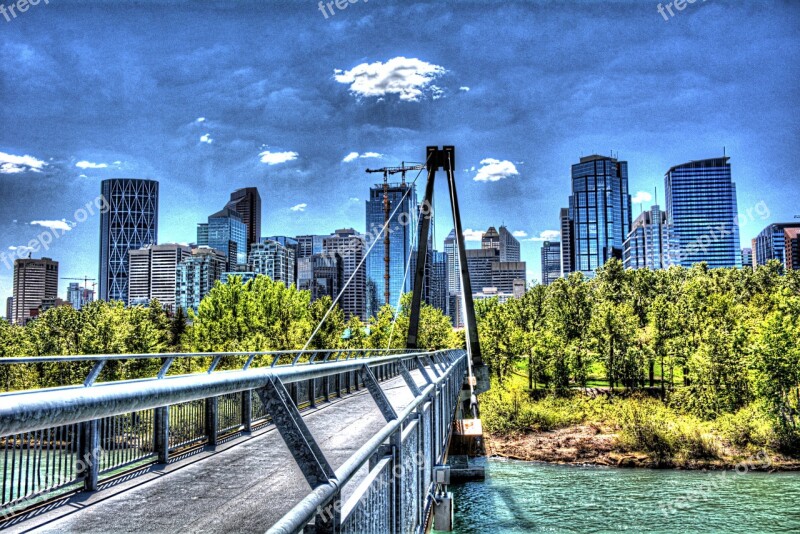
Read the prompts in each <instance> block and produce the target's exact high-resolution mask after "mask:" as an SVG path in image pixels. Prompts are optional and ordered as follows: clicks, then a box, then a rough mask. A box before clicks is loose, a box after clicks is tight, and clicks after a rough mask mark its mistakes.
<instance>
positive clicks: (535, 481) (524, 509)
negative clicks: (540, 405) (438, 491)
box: [451, 459, 800, 534]
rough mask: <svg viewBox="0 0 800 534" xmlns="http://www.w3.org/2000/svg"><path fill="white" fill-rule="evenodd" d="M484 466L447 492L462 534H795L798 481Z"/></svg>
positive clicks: (752, 475) (781, 476) (788, 476)
mask: <svg viewBox="0 0 800 534" xmlns="http://www.w3.org/2000/svg"><path fill="white" fill-rule="evenodd" d="M486 466H487V472H486V474H487V476H486V481H485V482H470V483H467V484H463V485H454V486H451V490H452V491H453V493H454V495H455V503H456V512H455V531H456V532H457V533H459V534H467V533H473V532H474V533H478V532H480V533H487V532H488V533H504V532H509V533H514V532H556V533H560V532H565V533H577V532H581V533H584V532H597V533H604V532H647V533H652V534H659V533H689V532H713V533H715V534H717V533H733V532H742V533H748V534H751V533H776V532H782V533H783V532H792V533H798V532H800V473H764V472H744V473H736V472H735V471H726V472H721V471H709V472H702V471H677V470H666V469H665V470H651V469H617V468H605V467H576V466H560V465H547V464H539V463H531V462H517V461H507V460H497V459H490V460H488V461H487V463H486Z"/></svg>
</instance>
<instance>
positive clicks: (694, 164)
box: [664, 157, 742, 268]
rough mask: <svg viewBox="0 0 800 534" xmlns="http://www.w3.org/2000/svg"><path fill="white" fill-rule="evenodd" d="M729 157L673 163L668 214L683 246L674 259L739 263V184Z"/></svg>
mask: <svg viewBox="0 0 800 534" xmlns="http://www.w3.org/2000/svg"><path fill="white" fill-rule="evenodd" d="M729 160H730V158H728V157H722V158H712V159H706V160H700V161H691V162H689V163H684V164H683V165H678V166H675V167H672V168H671V169H670V170H669V171H667V174H666V175H665V176H664V185H665V187H666V191H667V216H668V220H669V223H670V224H671V225H672V227H673V229H674V230H675V234H676V237H677V241H678V243H679V248H678V249H677V250H676V251H675V252H674V258H673V263H674V264H676V265H681V266H683V267H691V266H692V265H693V264H695V263H698V262H703V261H704V262H706V263H707V264H708V266H709V267H710V268H717V267H741V266H742V256H741V249H740V248H739V226H738V224H737V206H736V184H735V183H733V181H732V180H731V165H730V163H729Z"/></svg>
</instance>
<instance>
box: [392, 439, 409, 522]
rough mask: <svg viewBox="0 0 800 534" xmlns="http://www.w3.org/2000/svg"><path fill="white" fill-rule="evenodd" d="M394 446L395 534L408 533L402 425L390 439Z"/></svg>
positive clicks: (393, 511) (393, 512) (393, 502)
mask: <svg viewBox="0 0 800 534" xmlns="http://www.w3.org/2000/svg"><path fill="white" fill-rule="evenodd" d="M390 443H391V445H392V481H393V482H394V484H392V486H393V488H394V492H393V493H394V495H392V497H393V498H392V505H393V506H392V508H394V510H392V516H393V517H392V519H393V520H394V521H393V526H394V533H395V534H399V533H401V532H406V530H407V529H405V528H403V427H402V425H401V426H400V427H399V428H398V429H397V431H396V432H395V433H394V434H392V437H391V438H390Z"/></svg>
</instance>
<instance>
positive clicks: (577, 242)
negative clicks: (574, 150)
mask: <svg viewBox="0 0 800 534" xmlns="http://www.w3.org/2000/svg"><path fill="white" fill-rule="evenodd" d="M569 219H570V221H571V223H572V242H571V243H570V245H571V251H570V252H571V254H572V257H573V258H574V262H575V263H574V266H573V267H574V270H575V271H581V272H583V273H584V274H585V275H586V276H588V277H593V276H594V272H595V270H596V269H597V268H598V267H601V266H603V265H604V264H605V263H606V262H607V261H608V260H610V259H611V258H618V259H620V260H621V259H622V253H623V249H624V246H625V238H626V237H627V236H628V232H629V231H630V227H631V197H630V195H629V194H628V163H627V162H626V161H617V160H616V159H614V158H610V157H605V156H596V155H595V156H587V157H585V158H581V160H580V163H577V164H575V165H573V166H572V196H570V197H569Z"/></svg>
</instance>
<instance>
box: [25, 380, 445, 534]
mask: <svg viewBox="0 0 800 534" xmlns="http://www.w3.org/2000/svg"><path fill="white" fill-rule="evenodd" d="M429 373H430V371H429ZM412 376H413V377H414V380H415V381H416V383H417V384H418V385H420V386H421V385H422V384H424V379H423V378H422V376H421V375H420V373H419V371H416V370H415V371H413V372H412ZM381 387H382V388H383V390H384V391H385V392H386V395H387V397H388V398H389V400H390V402H391V403H392V405H393V406H394V407H395V409H396V410H397V411H400V410H401V409H403V408H404V407H405V406H407V405H408V404H409V403H410V402H411V401H412V399H413V397H412V395H411V393H410V391H409V389H408V387H407V386H406V385H405V382H404V381H403V379H402V378H400V377H396V378H393V379H391V380H388V381H386V382H383V383H382V384H381ZM303 419H304V420H305V422H306V424H307V425H308V427H309V429H310V430H311V432H312V434H313V435H314V436H315V437H316V439H317V442H318V443H319V445H320V447H321V448H322V451H323V453H324V454H325V457H326V458H327V459H328V461H329V462H330V463H331V465H332V466H333V468H334V469H336V468H337V467H339V466H340V465H341V464H342V463H344V461H345V460H347V458H349V457H350V456H351V455H352V454H353V453H354V452H355V451H356V450H358V448H359V447H361V446H362V445H363V444H364V443H365V442H366V441H367V440H368V439H369V438H370V437H371V436H373V435H374V434H375V433H376V432H377V431H378V430H379V429H380V428H381V427H382V426H383V425H384V424H385V420H384V419H383V417H382V415H381V414H380V412H379V411H378V408H377V406H376V405H375V403H374V401H373V400H372V397H371V396H370V395H369V393H367V391H366V389H364V390H361V391H360V392H358V393H355V394H352V395H350V396H348V397H345V398H343V399H340V400H339V399H337V400H335V401H334V402H331V403H328V404H323V405H321V406H320V407H319V408H317V409H316V410H313V411H309V412H306V413H304V416H303ZM365 475H366V468H363V469H362V470H361V473H359V476H357V477H356V478H355V479H354V480H352V481H351V482H350V483H349V484H348V485H347V486H346V487H345V488H344V498H345V499H346V498H347V496H349V495H350V492H351V491H352V490H353V488H355V487H357V485H358V482H359V480H360V479H361V478H363V477H364V476H365ZM348 488H349V489H350V491H348ZM308 491H309V486H308V484H307V483H306V482H305V479H304V478H303V476H302V474H301V472H300V470H299V468H298V467H297V465H296V464H295V462H294V459H293V458H292V456H291V454H290V453H289V450H288V449H287V448H286V445H285V444H284V442H283V439H282V438H281V436H280V434H279V433H278V431H277V430H275V429H274V427H270V429H269V430H267V431H265V432H263V433H261V434H259V435H254V436H247V435H245V436H244V437H242V438H239V439H237V440H233V441H231V442H229V443H226V444H224V445H218V446H217V448H216V450H213V451H212V450H206V451H200V452H199V453H198V454H196V455H192V456H189V457H188V458H186V459H182V460H180V461H178V462H175V463H171V464H169V465H166V466H158V465H154V466H152V467H150V468H149V469H147V470H145V471H144V472H142V474H141V475H139V476H136V477H134V478H130V479H129V480H126V481H122V482H121V483H117V484H115V485H113V487H110V488H103V489H101V490H100V491H98V492H95V493H81V494H77V495H75V496H73V497H72V498H71V499H69V500H68V501H67V502H66V503H65V504H63V505H61V506H58V507H55V508H52V509H50V510H49V511H44V512H42V513H40V514H39V515H37V516H35V517H31V518H29V519H26V520H25V521H23V522H20V523H19V524H17V525H14V526H12V527H11V528H10V531H11V532H30V531H35V532H54V533H55V532H81V533H84V532H97V533H100V532H103V533H105V532H115V533H116V532H170V533H173V532H259V533H263V532H265V531H266V530H267V529H268V528H269V527H270V525H272V524H273V523H274V522H275V521H277V520H278V519H279V518H281V517H282V516H283V515H284V514H285V513H286V512H288V511H289V510H290V509H291V508H292V507H293V506H294V505H295V504H297V503H298V502H299V501H300V500H301V499H302V498H303V497H305V495H306V494H307V493H308Z"/></svg>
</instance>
